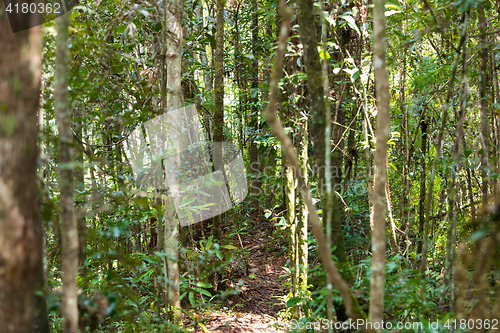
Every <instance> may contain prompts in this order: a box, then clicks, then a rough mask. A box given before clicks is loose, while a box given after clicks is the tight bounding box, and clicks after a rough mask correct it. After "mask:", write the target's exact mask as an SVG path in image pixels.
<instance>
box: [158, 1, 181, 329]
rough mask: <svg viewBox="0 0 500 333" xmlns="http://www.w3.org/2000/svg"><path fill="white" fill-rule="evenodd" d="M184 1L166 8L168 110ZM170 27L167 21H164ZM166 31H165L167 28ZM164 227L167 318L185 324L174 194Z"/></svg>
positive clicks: (177, 76)
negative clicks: (167, 31) (181, 295)
mask: <svg viewBox="0 0 500 333" xmlns="http://www.w3.org/2000/svg"><path fill="white" fill-rule="evenodd" d="M183 5H184V3H183V1H182V0H176V1H174V2H171V3H169V4H168V5H167V6H166V7H164V8H165V9H166V10H167V11H168V12H169V13H168V15H167V14H165V15H166V16H165V19H166V21H167V22H169V24H168V25H169V26H170V29H169V32H170V33H169V34H168V37H166V55H167V56H168V76H167V79H166V95H167V98H166V110H165V111H167V112H169V111H173V110H176V109H178V108H180V107H181V106H182V101H181V98H182V95H181V94H182V89H181V76H182V38H183V36H182V13H183ZM165 26H167V24H165ZM165 33H166V31H165ZM164 205H165V215H164V216H165V226H164V230H163V242H164V243H163V250H164V252H165V255H166V257H165V273H166V277H167V279H168V280H169V283H166V284H165V286H164V288H165V293H166V299H167V302H168V307H169V309H168V311H167V313H166V316H167V319H169V320H170V321H172V322H173V323H175V324H180V323H182V314H181V312H180V307H181V301H180V289H179V281H180V278H179V264H178V260H179V248H178V246H179V220H178V219H177V216H176V213H175V207H174V202H173V199H172V197H171V196H167V197H166V198H165V200H164Z"/></svg>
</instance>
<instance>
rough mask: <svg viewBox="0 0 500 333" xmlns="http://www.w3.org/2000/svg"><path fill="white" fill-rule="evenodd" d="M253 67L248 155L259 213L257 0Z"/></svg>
mask: <svg viewBox="0 0 500 333" xmlns="http://www.w3.org/2000/svg"><path fill="white" fill-rule="evenodd" d="M252 11H253V14H252V28H251V29H252V55H253V60H252V65H251V71H250V77H251V79H250V80H251V86H250V87H251V90H250V96H251V97H250V103H251V113H250V116H249V127H250V132H251V133H250V136H249V139H250V145H249V148H248V155H249V159H250V168H251V170H252V172H253V173H256V175H255V176H254V177H252V179H251V181H250V186H251V194H252V197H253V198H252V203H251V205H252V207H253V209H254V210H257V212H258V211H259V194H260V192H261V186H262V184H261V180H260V176H261V172H260V171H261V170H262V167H261V165H260V159H259V151H258V149H259V147H258V145H257V142H256V141H257V138H258V137H259V108H258V102H259V93H258V89H259V60H258V59H259V16H258V15H259V13H258V2H257V0H253V1H252Z"/></svg>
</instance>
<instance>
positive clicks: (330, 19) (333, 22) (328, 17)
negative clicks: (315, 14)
mask: <svg viewBox="0 0 500 333" xmlns="http://www.w3.org/2000/svg"><path fill="white" fill-rule="evenodd" d="M325 20H326V22H328V23H330V24H331V25H333V26H335V25H336V24H337V22H335V20H334V19H332V18H331V17H330V16H326V15H325Z"/></svg>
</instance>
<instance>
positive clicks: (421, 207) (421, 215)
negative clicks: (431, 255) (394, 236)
mask: <svg viewBox="0 0 500 333" xmlns="http://www.w3.org/2000/svg"><path fill="white" fill-rule="evenodd" d="M420 130H421V132H422V145H421V149H422V162H421V163H422V173H421V174H420V199H419V201H418V222H419V223H418V243H417V253H418V254H420V253H422V242H423V233H424V224H425V189H426V188H425V183H426V180H427V163H426V159H427V122H426V121H425V120H422V122H421V123H420Z"/></svg>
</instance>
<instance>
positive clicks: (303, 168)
mask: <svg viewBox="0 0 500 333" xmlns="http://www.w3.org/2000/svg"><path fill="white" fill-rule="evenodd" d="M299 138H300V139H298V140H299V163H300V173H301V174H302V176H303V177H304V183H305V184H307V178H308V175H307V172H308V171H307V164H308V159H309V158H308V155H307V148H308V145H309V141H308V140H309V137H308V135H307V121H306V120H304V124H303V125H302V126H301V128H300V131H299ZM298 191H299V193H298V195H299V204H298V206H299V207H298V208H299V209H298V216H297V230H296V232H297V246H298V251H297V252H298V262H297V263H298V272H297V288H298V289H299V290H302V291H305V290H306V289H307V260H308V259H307V258H308V256H309V253H308V246H307V222H308V214H309V213H308V209H307V206H306V203H305V200H304V193H302V191H301V190H300V189H298Z"/></svg>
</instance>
